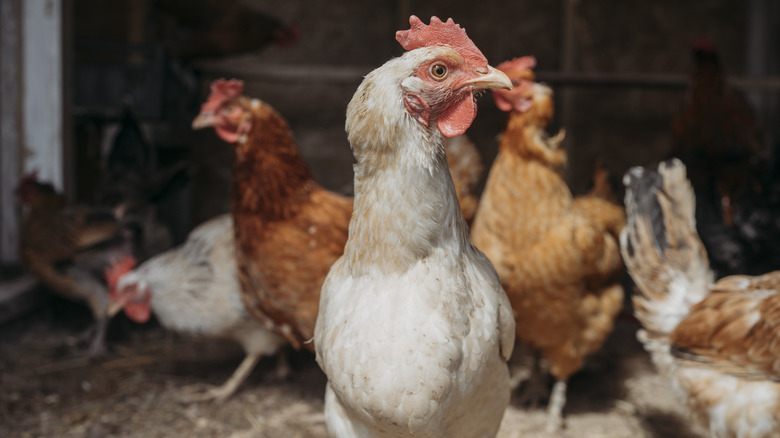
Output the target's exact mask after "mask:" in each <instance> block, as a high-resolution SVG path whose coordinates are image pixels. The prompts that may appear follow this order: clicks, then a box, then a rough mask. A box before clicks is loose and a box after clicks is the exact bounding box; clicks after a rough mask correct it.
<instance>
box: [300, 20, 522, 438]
mask: <svg viewBox="0 0 780 438" xmlns="http://www.w3.org/2000/svg"><path fill="white" fill-rule="evenodd" d="M410 23H411V30H409V31H400V32H398V33H397V34H396V39H398V41H399V42H400V43H401V45H402V46H403V47H404V48H405V49H407V50H408V52H406V53H405V54H404V55H403V56H401V57H399V58H395V59H393V60H390V61H389V62H387V63H386V64H384V65H383V66H381V67H379V68H378V69H376V70H374V71H373V72H371V73H369V74H368V75H367V76H366V78H365V80H364V81H363V83H362V84H361V85H360V87H359V88H358V90H357V92H356V93H355V95H354V97H353V98H352V101H351V102H350V103H349V106H348V107H347V121H346V130H347V133H348V137H349V142H350V144H351V146H352V150H353V153H354V155H355V159H356V161H357V163H356V165H355V208H354V212H353V216H352V220H351V222H350V226H349V238H348V240H347V243H346V246H345V249H344V255H343V256H342V257H341V258H340V259H339V260H338V261H337V262H336V263H335V264H334V265H333V267H332V268H331V270H330V272H329V274H328V276H327V278H326V280H325V283H324V285H323V288H322V294H321V297H320V311H319V314H318V317H317V323H316V326H315V330H314V345H315V351H316V353H317V361H318V363H319V364H320V366H321V367H322V369H323V370H324V371H325V373H326V374H327V376H328V385H327V388H326V394H325V418H326V422H327V426H328V431H329V432H330V434H331V435H332V436H335V437H412V436H415V437H449V438H458V437H472V438H473V437H492V436H495V434H496V432H497V430H498V428H499V425H500V423H501V419H502V417H503V414H504V410H505V408H506V406H507V404H508V402H509V372H508V369H507V364H506V361H507V360H508V358H509V357H510V355H511V353H512V348H513V344H514V328H515V327H514V326H515V322H514V318H513V315H512V309H511V307H510V304H509V300H508V299H507V297H506V294H505V293H504V291H503V289H502V288H501V285H500V282H499V279H498V275H497V274H496V271H495V269H494V268H493V266H492V265H491V263H490V262H489V261H488V260H487V258H486V257H485V256H484V255H483V254H482V253H481V252H480V251H479V250H477V249H476V248H475V247H474V246H473V245H472V244H471V242H470V241H469V237H468V231H467V227H466V223H465V221H464V219H463V215H462V214H461V212H460V208H459V205H458V201H457V197H456V194H455V189H454V186H453V182H452V178H451V176H450V173H449V171H448V168H447V159H446V157H445V153H444V151H445V145H446V143H447V141H448V138H450V137H454V136H457V135H460V134H463V132H464V131H465V130H466V129H468V127H469V126H470V125H471V122H472V121H473V119H474V117H475V116H476V102H475V93H476V92H478V91H479V90H484V89H488V88H492V87H502V88H511V83H510V81H509V79H508V78H507V77H506V75H504V74H503V73H501V72H500V71H498V70H495V69H494V68H493V67H490V66H489V65H488V63H487V59H485V57H484V55H482V53H481V52H480V51H479V49H478V48H477V47H476V46H475V45H474V43H473V42H472V41H471V40H470V39H469V38H468V37H467V36H466V33H465V30H463V29H462V28H460V27H459V26H458V25H457V24H455V23H454V22H453V21H452V20H448V21H447V22H444V23H443V22H442V21H441V20H439V19H438V18H436V17H433V18H431V24H430V25H425V24H423V23H422V22H421V21H420V19H419V18H417V17H415V16H412V17H411V18H410Z"/></svg>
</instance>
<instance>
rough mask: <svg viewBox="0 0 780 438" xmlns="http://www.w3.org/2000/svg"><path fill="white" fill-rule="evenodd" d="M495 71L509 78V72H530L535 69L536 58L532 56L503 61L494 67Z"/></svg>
mask: <svg viewBox="0 0 780 438" xmlns="http://www.w3.org/2000/svg"><path fill="white" fill-rule="evenodd" d="M496 68H497V69H499V70H501V71H502V72H504V73H506V74H507V76H509V73H510V72H521V71H530V70H533V69H534V68H536V58H534V57H533V56H521V57H519V58H514V59H510V60H509V61H504V62H502V63H501V64H498V66H496Z"/></svg>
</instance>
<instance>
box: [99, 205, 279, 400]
mask: <svg viewBox="0 0 780 438" xmlns="http://www.w3.org/2000/svg"><path fill="white" fill-rule="evenodd" d="M133 268H135V269H133ZM106 278H107V281H108V284H109V287H110V298H111V306H110V309H109V314H110V315H114V314H116V313H117V312H118V311H120V310H122V309H124V311H125V314H127V316H128V317H129V318H130V319H132V320H133V321H135V322H137V323H144V322H146V321H148V320H149V318H150V316H151V313H152V312H153V313H154V315H155V316H156V317H157V319H158V320H159V321H160V323H161V324H162V325H163V327H165V328H166V329H169V330H173V331H176V332H180V333H186V334H191V335H197V336H203V337H209V338H226V339H231V340H234V341H236V342H237V343H239V344H241V347H242V348H243V349H244V352H245V353H246V357H245V358H244V360H243V362H241V364H240V365H239V366H238V368H237V369H236V370H235V372H234V373H233V375H232V376H231V377H230V378H229V379H228V380H227V381H226V382H225V383H224V384H223V385H222V386H219V387H216V388H211V389H209V390H207V391H205V392H203V393H200V394H195V395H188V396H187V397H185V398H186V399H188V400H191V401H195V400H206V399H215V400H217V401H223V400H225V399H227V398H228V397H230V396H231V395H232V394H233V393H235V391H236V390H237V389H238V387H239V386H240V385H241V383H243V382H244V380H246V378H247V377H248V376H249V374H250V373H251V372H252V369H254V367H255V365H256V364H257V362H258V361H259V360H260V359H261V358H262V357H263V356H270V355H273V354H275V353H276V352H277V351H278V350H279V349H280V348H282V346H283V345H284V344H285V341H284V339H283V338H282V337H281V336H279V335H277V334H275V333H273V332H272V331H270V330H268V329H267V328H265V326H263V325H262V324H261V323H260V322H259V321H257V320H256V319H255V318H253V317H252V316H251V315H250V314H249V312H248V311H247V310H246V307H244V303H243V302H242V300H241V287H240V285H239V282H238V270H237V267H236V252H235V244H234V237H233V219H232V218H231V217H230V215H222V216H218V217H216V218H214V219H211V220H209V221H207V222H205V223H203V224H201V225H199V226H198V227H197V228H195V229H194V230H192V232H191V233H190V235H189V237H188V238H187V241H186V242H185V243H184V244H183V245H181V246H180V247H177V248H174V249H171V250H168V251H166V252H164V253H162V254H159V255H157V256H155V257H153V258H151V259H149V260H147V261H146V262H145V263H143V264H141V265H140V266H138V267H135V260H134V259H133V258H131V257H126V258H123V259H122V260H118V261H117V262H116V263H113V264H112V265H111V267H110V268H109V269H107V271H106Z"/></svg>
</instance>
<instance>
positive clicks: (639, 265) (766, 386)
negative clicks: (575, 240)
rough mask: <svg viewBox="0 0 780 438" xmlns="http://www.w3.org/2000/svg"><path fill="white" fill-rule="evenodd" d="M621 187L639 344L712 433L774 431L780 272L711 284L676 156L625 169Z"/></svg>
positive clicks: (778, 399)
mask: <svg viewBox="0 0 780 438" xmlns="http://www.w3.org/2000/svg"><path fill="white" fill-rule="evenodd" d="M624 183H625V185H626V201H625V202H626V210H627V212H628V224H627V226H626V228H625V230H624V231H623V233H622V234H621V236H620V245H621V249H622V251H623V258H624V260H625V262H626V267H627V268H628V272H629V273H630V274H631V278H633V280H634V282H635V283H636V285H637V288H638V294H637V295H635V296H634V309H635V310H634V313H635V315H636V317H637V318H638V319H639V321H640V322H641V323H642V326H643V327H644V329H643V330H640V332H639V334H638V337H639V339H640V341H642V343H643V344H644V346H645V349H646V350H647V351H648V352H649V353H650V355H651V357H652V359H653V362H654V363H655V365H656V367H657V368H658V370H659V371H660V372H661V374H662V375H664V376H665V377H666V378H668V379H669V380H670V381H671V384H672V386H673V387H674V389H675V390H676V392H677V393H678V395H680V396H681V398H682V399H683V400H684V401H686V402H687V405H688V408H689V410H690V413H691V416H692V417H693V418H694V419H695V420H698V421H699V422H700V423H701V424H702V425H704V426H705V427H707V428H708V429H709V431H710V434H711V436H713V437H718V438H727V437H736V438H770V437H777V436H778V431H780V293H779V292H780V271H775V272H771V273H768V274H764V275H760V276H756V277H750V276H746V275H733V276H729V277H725V278H722V279H720V280H718V281H717V282H715V281H713V278H714V277H713V273H712V271H711V268H710V264H709V260H708V257H707V252H706V250H705V249H704V245H703V244H702V242H701V239H700V238H699V235H698V234H697V233H696V219H695V211H694V210H695V208H696V207H695V200H694V197H695V196H694V193H693V189H692V187H691V183H690V182H689V181H688V179H687V178H686V171H685V165H683V164H682V162H681V161H679V160H677V159H674V160H671V161H670V162H665V163H661V164H660V165H659V166H658V170H655V169H644V168H639V167H637V168H633V169H631V170H630V171H629V172H628V173H627V174H626V176H625V178H624Z"/></svg>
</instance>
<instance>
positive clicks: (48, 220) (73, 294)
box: [17, 174, 131, 355]
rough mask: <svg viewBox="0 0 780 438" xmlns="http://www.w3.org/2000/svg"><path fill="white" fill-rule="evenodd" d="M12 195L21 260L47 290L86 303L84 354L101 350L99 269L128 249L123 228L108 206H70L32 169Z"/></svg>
mask: <svg viewBox="0 0 780 438" xmlns="http://www.w3.org/2000/svg"><path fill="white" fill-rule="evenodd" d="M17 194H18V196H19V199H20V201H21V203H22V205H23V206H24V207H25V209H26V210H27V211H26V212H25V214H24V216H23V218H22V223H21V248H20V250H21V256H22V261H23V262H24V263H25V264H26V265H27V267H28V268H29V269H30V271H31V272H32V273H33V275H35V276H36V277H37V278H38V279H40V280H41V282H42V283H43V284H44V285H46V286H47V287H48V288H49V289H50V290H51V291H52V292H54V293H56V294H58V295H62V296H63V297H66V298H69V299H72V300H75V301H83V302H85V303H86V304H87V306H89V309H90V310H91V311H92V315H93V316H94V318H95V321H96V323H95V327H94V334H93V336H92V341H91V344H90V347H89V354H90V355H97V354H100V353H103V352H104V350H105V332H106V327H107V320H108V319H107V314H106V311H107V309H108V289H107V288H106V285H105V283H104V282H103V269H105V268H106V267H107V266H108V265H109V263H110V262H111V260H113V259H115V258H119V257H121V256H123V255H127V254H130V253H131V245H130V242H129V240H128V238H127V236H126V233H125V232H124V230H123V228H122V226H121V225H120V224H119V222H118V221H117V220H116V218H115V217H114V216H113V215H112V212H111V210H109V209H99V208H90V207H86V206H77V205H70V204H68V203H67V202H66V200H65V198H64V197H63V196H62V195H60V194H59V193H57V192H56V191H55V190H54V187H52V186H51V185H50V184H46V183H41V182H38V181H37V179H36V176H35V175H34V174H33V175H29V176H26V177H25V178H23V179H22V181H21V183H20V184H19V187H18V188H17Z"/></svg>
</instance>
